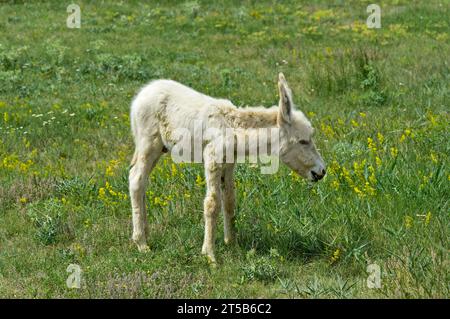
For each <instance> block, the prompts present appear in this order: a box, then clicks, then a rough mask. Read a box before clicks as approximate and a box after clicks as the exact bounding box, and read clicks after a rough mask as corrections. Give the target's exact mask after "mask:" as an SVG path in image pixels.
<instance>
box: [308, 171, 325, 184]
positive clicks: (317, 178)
mask: <svg viewBox="0 0 450 319" xmlns="http://www.w3.org/2000/svg"><path fill="white" fill-rule="evenodd" d="M326 173H327V172H326V171H325V169H322V171H321V172H320V173H316V172H314V171H311V176H312V178H313V181H314V182H318V181H320V180H321V179H322V178H323V177H324V176H325V174H326Z"/></svg>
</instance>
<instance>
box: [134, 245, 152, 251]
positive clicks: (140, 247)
mask: <svg viewBox="0 0 450 319" xmlns="http://www.w3.org/2000/svg"><path fill="white" fill-rule="evenodd" d="M137 247H138V250H139V252H141V253H147V252H149V251H150V247H148V245H147V244H138V245H137Z"/></svg>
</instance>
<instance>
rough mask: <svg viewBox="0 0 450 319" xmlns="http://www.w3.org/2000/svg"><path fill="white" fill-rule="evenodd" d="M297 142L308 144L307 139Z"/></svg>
mask: <svg viewBox="0 0 450 319" xmlns="http://www.w3.org/2000/svg"><path fill="white" fill-rule="evenodd" d="M299 143H300V144H302V145H308V144H309V141H307V140H300V142H299Z"/></svg>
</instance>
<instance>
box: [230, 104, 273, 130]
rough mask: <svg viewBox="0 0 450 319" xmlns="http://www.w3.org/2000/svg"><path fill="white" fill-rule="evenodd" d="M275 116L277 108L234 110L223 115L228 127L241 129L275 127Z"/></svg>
mask: <svg viewBox="0 0 450 319" xmlns="http://www.w3.org/2000/svg"><path fill="white" fill-rule="evenodd" d="M277 116H278V108H277V107H271V108H264V107H246V108H236V109H232V111H231V112H227V113H225V114H224V117H225V119H226V121H227V123H228V125H229V126H230V127H232V128H242V129H251V128H270V127H276V126H277Z"/></svg>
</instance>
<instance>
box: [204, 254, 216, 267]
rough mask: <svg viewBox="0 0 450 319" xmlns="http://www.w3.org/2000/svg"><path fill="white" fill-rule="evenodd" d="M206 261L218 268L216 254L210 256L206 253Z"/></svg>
mask: <svg viewBox="0 0 450 319" xmlns="http://www.w3.org/2000/svg"><path fill="white" fill-rule="evenodd" d="M205 257H206V261H207V262H208V265H209V266H210V267H212V268H216V267H217V262H216V258H214V256H209V255H206V256H205Z"/></svg>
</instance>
